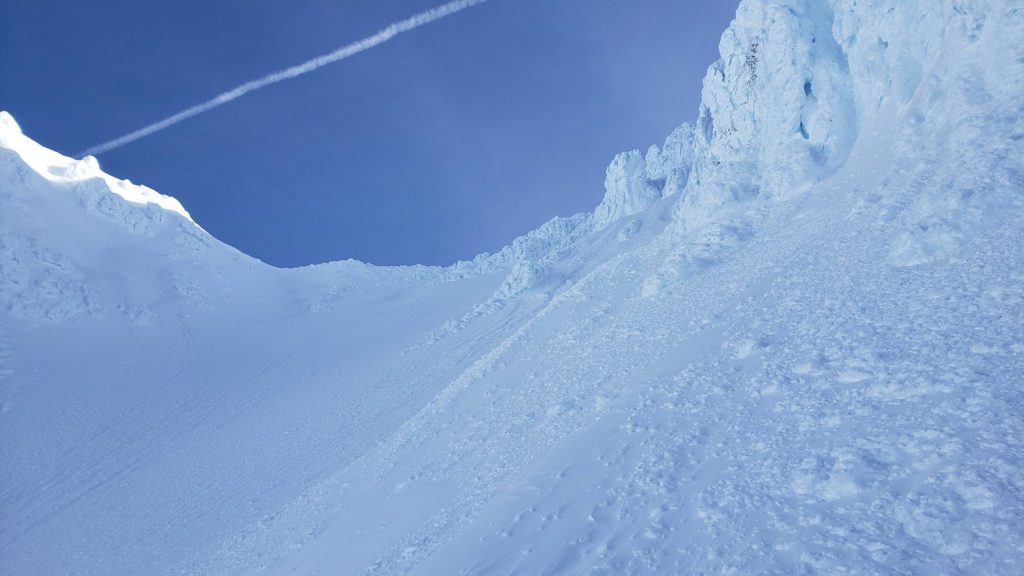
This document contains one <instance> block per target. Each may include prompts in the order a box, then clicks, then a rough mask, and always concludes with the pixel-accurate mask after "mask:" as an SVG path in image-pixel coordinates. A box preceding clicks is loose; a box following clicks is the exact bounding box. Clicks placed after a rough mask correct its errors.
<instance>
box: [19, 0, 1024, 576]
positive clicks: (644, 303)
mask: <svg viewBox="0 0 1024 576" xmlns="http://www.w3.org/2000/svg"><path fill="white" fill-rule="evenodd" d="M1021 38H1024V8H1022V7H1021V6H1020V5H1019V3H1018V2H1016V1H1015V0H973V1H964V0H942V1H932V0H929V1H924V0H911V1H907V0H903V1H898V0H869V1H865V0H821V1H813V0H745V1H744V2H743V3H742V4H741V5H740V8H739V11H738V13H737V16H736V19H735V20H734V22H733V23H732V25H731V26H730V27H729V29H728V30H726V31H725V33H724V35H723V36H722V40H721V44H720V52H721V59H720V60H719V61H717V62H715V63H714V64H712V65H711V67H710V68H709V69H708V73H707V76H706V78H705V80H704V90H703V102H702V104H701V107H700V109H699V111H698V112H697V116H696V118H695V120H694V122H692V124H684V125H683V126H681V127H680V128H679V129H677V130H676V131H674V132H673V133H672V134H671V135H669V136H668V138H667V139H666V141H665V142H664V144H663V145H660V146H652V147H651V148H650V149H649V150H648V151H646V152H641V151H630V152H626V153H623V154H621V155H619V156H618V157H616V158H615V159H614V160H613V161H612V163H611V165H610V166H609V168H608V171H607V175H606V194H605V197H604V200H603V201H602V202H601V204H600V205H599V206H598V207H596V209H595V211H594V212H593V213H585V214H578V215H575V216H571V217H567V218H555V219H552V220H551V221H549V222H548V223H546V224H545V225H544V226H542V227H541V228H539V229H538V230H536V231H534V232H531V233H530V234H527V235H525V236H523V237H521V238H518V239H516V240H514V241H513V242H512V243H511V244H510V245H509V246H508V247H506V248H504V249H503V250H501V251H499V252H497V253H495V254H493V255H491V254H484V255H481V256H479V257H477V258H476V259H474V260H472V261H467V262H458V263H455V264H453V265H451V266H449V267H446V268H438V267H426V266H412V267H397V268H388V267H376V266H371V265H368V264H364V263H361V262H355V261H345V262H332V263H327V264H322V265H317V266H308V267H303V268H297V269H278V268H274V267H272V266H269V265H266V264H264V263H262V262H260V261H258V260H256V259H253V258H251V257H249V256H246V255H244V254H242V253H240V252H238V251H237V250H235V249H233V248H231V247H229V246H227V245H225V244H223V243H221V242H219V241H218V240H216V239H215V238H213V237H212V236H211V235H209V234H208V233H207V232H206V231H204V230H203V229H202V228H201V227H200V226H199V225H197V224H196V223H195V222H193V220H192V219H191V217H190V216H189V214H188V213H187V212H186V211H185V209H184V208H183V207H182V206H181V205H180V203H178V202H177V201H176V200H174V199H172V198H170V197H167V196H163V195H161V194H159V193H157V192H155V191H153V190H150V189H148V188H145V187H143V186H138V185H135V184H132V183H130V182H127V181H123V180H119V179H117V178H114V177H111V176H109V175H107V174H105V173H104V172H102V171H101V170H100V167H99V165H98V163H97V161H96V160H95V159H94V158H89V157H87V158H85V159H83V160H74V159H71V158H67V157H64V156H62V155H60V154H58V153H56V152H53V151H50V150H47V149H46V148H44V147H42V146H40V145H39V144H37V143H35V142H33V141H32V140H30V139H29V138H28V137H27V136H25V135H23V134H22V133H21V131H20V129H19V128H18V126H17V124H16V122H15V121H14V119H13V118H12V117H11V116H10V115H8V114H6V113H0V307H2V311H0V437H2V438H3V442H2V443H0V463H2V466H0V494H2V496H0V498H2V500H0V506H2V509H3V522H2V524H0V525H2V531H0V572H3V573H9V574H97V575H99V574H103V575H110V574H126V575H127V574H153V575H158V574H195V575H199V574H294V573H299V574H307V573H326V574H709V573H737V574H779V573H787V574H789V573H811V574H814V573H857V574H909V573H929V574H960V573H965V574H967V573H970V574H977V573H986V574H1018V573H1021V572H1022V570H1024V538H1022V535H1024V498H1022V496H1021V495H1022V494H1024V482H1022V480H1021V479H1022V478H1024V390H1022V388H1021V385H1022V379H1021V375H1022V374H1024V243H1022V237H1024V43H1022V42H1021V41H1020V39H1021Z"/></svg>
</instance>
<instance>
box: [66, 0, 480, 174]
mask: <svg viewBox="0 0 1024 576" xmlns="http://www.w3.org/2000/svg"><path fill="white" fill-rule="evenodd" d="M483 2H486V0H454V1H453V2H449V3H447V4H445V5H443V6H438V7H437V8H433V9H430V10H427V11H426V12H420V13H419V14H417V15H415V16H412V17H411V18H406V19H405V20H401V21H399V22H395V23H394V24H391V25H390V26H388V27H387V28H384V29H383V30H381V31H380V32H377V33H376V34H374V35H373V36H368V37H366V38H363V39H362V40H359V41H356V42H353V43H351V44H349V45H347V46H343V47H341V48H338V49H337V50H335V51H334V52H331V53H330V54H324V55H323V56H317V57H316V58H313V59H312V60H308V61H306V62H303V63H302V64H297V65H295V66H292V67H291V68H285V69H284V70H281V71H278V72H274V73H271V74H267V75H266V76H264V77H263V78H260V79H258V80H253V81H251V82H246V83H245V84H242V85H241V86H238V87H237V88H233V89H231V90H228V91H227V92H224V93H223V94H220V95H219V96H216V97H215V98H213V99H211V100H208V101H206V102H203V103H202V104H197V105H195V106H193V107H191V108H188V109H186V110H182V111H181V112H178V113H177V114H175V115H173V116H168V117H167V118H164V119H163V120H161V121H159V122H156V123H153V124H150V125H149V126H146V127H144V128H140V129H138V130H136V131H134V132H131V133H128V134H125V135H124V136H121V137H120V138H115V139H113V140H111V141H109V142H104V143H102V144H97V145H95V146H93V147H91V148H89V149H87V150H85V151H84V152H82V153H81V154H79V157H81V156H86V155H89V154H92V155H96V154H102V153H103V152H109V151H110V150H113V149H115V148H120V147H121V146H124V145H125V144H128V143H130V142H134V141H136V140H138V139H139V138H144V137H146V136H149V135H150V134H153V133H154V132H159V131H161V130H163V129H165V128H168V127H170V126H173V125H175V124H177V123H178V122H181V121H183V120H187V119H189V118H191V117H193V116H196V115H198V114H202V113H203V112H208V111H210V110H213V109H214V108H216V107H218V106H222V105H224V104H227V103H228V102H231V101H232V100H235V99H238V98H241V97H242V96H245V95H246V94H248V93H249V92H252V91H253V90H259V89H260V88H263V87H265V86H269V85H271V84H276V83H277V82H280V81H282V80H288V79H289V78H295V77H296V76H301V75H303V74H306V73H308V72H312V71H313V70H316V69H317V68H320V67H322V66H326V65H328V64H330V63H332V62H337V61H338V60H344V59H345V58H348V57H350V56H355V55H356V54H358V53H360V52H362V51H364V50H368V49H370V48H373V47H374V46H377V45H379V44H383V43H385V42H387V41H388V40H391V39H392V38H394V37H395V36H398V35H399V34H401V33H402V32H408V31H410V30H412V29H414V28H419V27H420V26H423V25H424V24H429V23H431V22H433V21H435V20H440V19H441V18H444V17H445V16H450V15H452V14H455V13H456V12H461V11H463V10H465V9H466V8H470V7H472V6H476V5H477V4H481V3H483Z"/></svg>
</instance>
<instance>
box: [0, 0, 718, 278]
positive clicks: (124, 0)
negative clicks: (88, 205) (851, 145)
mask: <svg viewBox="0 0 1024 576" xmlns="http://www.w3.org/2000/svg"><path fill="white" fill-rule="evenodd" d="M441 3H442V2H441V1H440V0H426V1H424V0H415V1H412V0H346V1H340V0H339V1H327V0H308V1H293V2H281V1H271V0H249V1H246V2H237V1H236V2H224V1H212V0H204V1H197V0H177V1H175V2H160V3H150V2H137V1H129V0H94V1H92V2H81V1H78V0H33V1H31V2H21V1H17V0H0V77H2V78H3V82H0V108H2V109H5V110H8V111H9V112H11V113H12V114H13V115H14V116H15V118H16V119H17V120H18V122H19V124H21V126H22V128H23V130H25V132H26V133H27V134H28V135H29V136H31V137H33V138H35V139H36V140H38V141H39V142H41V143H42V144H44V145H46V146H49V147H51V148H55V149H57V150H59V151H61V152H64V153H67V154H73V153H76V152H78V151H80V150H82V149H84V148H86V147H89V146H92V145H95V144H98V143H100V142H103V141H106V140H109V139H111V138H114V137H117V136H120V135H122V134H124V133H126V132H130V131H133V130H136V129H138V128H141V127H142V126H144V125H146V124H149V123H151V122H154V121H156V120H160V119H162V118H164V117H166V116H168V115H170V114H173V113H175V112H178V111H179V110H181V109H183V108H186V107H188V106H191V105H193V104H197V103H199V102H201V101H204V100H206V99H208V98H210V97H212V96H215V95H217V94H218V93H220V92H223V91H224V90H227V89H230V88H232V87H234V86H236V85H238V84H241V83H243V82H246V81H248V80H251V79H254V78H257V77H260V76H262V75H264V74H266V73H268V72H272V71H274V70H277V69H280V68H284V67H287V66H290V65H293V64H297V63H300V62H302V61H304V60H306V59H308V58H310V57H313V56H317V55H319V54H323V53H327V52H330V51H332V50H334V49H336V48H338V47H339V46H342V45H344V44H347V43H349V42H351V41H354V40H357V39H359V38H362V37H364V36H368V35H370V34H372V33H374V32H376V31H377V30H379V29H380V28H382V27H384V26H386V25H387V24H389V23H390V22H392V21H395V20H400V19H403V18H406V17H408V16H411V15H413V14H414V13H416V12H419V11H421V10H425V9H428V8H431V7H433V6H436V5H438V4H441ZM736 4H737V2H735V1H729V2H698V1H689V0H491V1H490V2H488V3H486V4H484V5H481V6H478V7H474V8H472V9H469V10H467V11H465V12H462V13H459V14H456V15H454V16H452V17H450V18H448V19H446V20H442V21H440V22H436V23H433V24H430V25H428V26H425V27H423V28H420V29H418V30H415V31H412V32H409V33H407V34H403V35H401V36H399V37H397V38H395V39H394V40H392V41H391V42H388V43H386V44H384V45H381V46H378V47H376V48H373V49H372V50H369V51H367V52H364V53H362V54H360V55H357V56H355V57H353V58H351V59H348V60H345V61H342V62H338V63H335V64H332V65H330V66H328V67H325V68H323V69H321V70H319V71H316V72H314V73H311V74H308V75H306V76H303V77H300V78H297V79H294V80H290V81H287V82H283V83H280V84H277V85H274V86H271V87H268V88H266V89H264V90H261V91H258V92H254V93H252V94H250V95H247V96H245V97H244V98H241V99H239V100H237V101H235V102H232V103H229V104H227V105H225V106H223V107H220V108H218V109H216V110H214V111H211V112H209V113H207V114H204V115H201V116H198V117H195V118H192V119H190V120H187V121H186V122H183V123H181V124H178V125H176V126H174V127H172V128H170V129H168V130H165V131H163V132H160V133H158V134H154V135H152V136H149V137H147V138H145V139H143V140H139V141H137V142H134V143H132V144H129V145H127V146H125V147H123V148H119V149H117V150H113V151H110V152H108V153H105V154H102V155H100V157H99V158H100V162H101V164H102V166H103V167H104V169H105V170H106V171H107V172H110V173H111V174H114V175H116V176H119V177H123V178H130V179H131V180H133V181H135V182H139V183H143V184H146V185H148V186H150V187H153V188H155V189H157V190H159V191H160V192H163V193H165V194H169V195H172V196H175V197H177V198H178V199H179V200H181V201H182V203H183V204H184V205H185V207H186V208H187V209H188V210H189V211H190V212H191V213H192V215H193V217H194V218H195V219H196V220H197V221H198V222H199V223H200V224H201V225H203V227H205V228H206V229H207V230H208V231H210V232H211V233H212V234H214V235H215V236H217V237H218V238H220V239H221V240H223V241H225V242H227V243H229V244H231V245H233V246H235V247H237V248H239V249H240V250H242V251H244V252H246V253H248V254H251V255H253V256H255V257H258V258H260V259H262V260H264V261H267V262H269V263H271V264H275V265H279V266H296V265H302V264H310V263H316V262H324V261H329V260H338V259H344V258H357V259H360V260H364V261H368V262H373V263H376V264H413V263H423V264H449V263H451V262H453V261H455V260H457V259H464V258H471V257H472V256H474V255H475V254H477V253H479V252H482V251H494V250H496V249H498V248H500V247H501V246H503V245H505V244H507V243H508V242H509V241H510V240H512V239H513V238H514V237H515V236H517V235H519V234H522V233H524V232H527V231H529V230H530V229H532V228H535V227H536V226H538V225H540V224H541V223H543V222H544V221H545V220H547V219H549V218H551V217H552V216H556V215H569V214H572V213H575V212H579V211H584V210H591V209H593V207H594V206H595V205H596V204H597V203H598V202H599V201H600V199H601V196H602V194H603V180H604V168H605V166H606V165H607V164H608V162H609V160H610V159H611V158H612V156H613V155H614V154H615V153H617V152H619V151H622V150H626V149H630V148H646V147H647V146H648V145H650V144H653V143H660V142H661V140H662V139H663V138H664V136H665V135H667V134H668V133H669V132H670V131H671V130H672V128H674V127H675V126H676V125H678V124H680V123H681V122H683V121H686V120H692V119H694V118H695V116H696V111H697V105H698V103H699V101H700V83H701V79H702V77H703V75H704V71H705V69H706V68H707V66H708V65H709V64H710V63H711V62H713V61H714V60H715V59H716V58H717V45H718V38H719V36H720V35H721V33H722V31H723V30H724V29H725V27H726V26H727V25H728V23H729V21H730V20H731V18H732V14H733V13H734V12H735V8H736Z"/></svg>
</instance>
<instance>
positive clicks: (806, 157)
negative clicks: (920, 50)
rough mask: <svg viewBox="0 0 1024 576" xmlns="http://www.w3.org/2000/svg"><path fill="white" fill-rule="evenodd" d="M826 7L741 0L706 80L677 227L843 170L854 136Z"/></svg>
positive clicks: (842, 64) (843, 66) (846, 80)
mask: <svg viewBox="0 0 1024 576" xmlns="http://www.w3.org/2000/svg"><path fill="white" fill-rule="evenodd" d="M833 20H834V13H833V8H832V6H831V3H829V2H818V1H811V0H747V1H745V2H743V3H742V4H741V5H740V7H739V10H738V11H737V14H736V19H735V20H734V21H733V23H732V25H730V27H729V29H728V30H726V32H725V34H723V36H722V39H721V42H720V44H719V50H720V53H721V59H720V60H718V61H717V62H715V63H714V64H713V65H712V66H711V67H710V68H709V69H708V73H707V76H705V78H704V88H703V91H702V101H701V106H700V111H699V116H698V120H697V127H696V130H695V131H694V132H695V134H694V154H695V157H696V162H695V163H694V167H693V172H692V175H691V179H690V190H691V191H692V192H693V193H692V194H691V195H690V196H689V197H688V198H686V199H685V201H684V202H682V203H680V205H679V207H680V208H679V212H678V215H679V216H680V217H681V218H682V219H683V220H684V221H686V220H700V219H703V218H705V217H706V215H707V214H706V212H707V211H708V210H713V209H714V208H716V207H717V206H720V205H724V204H729V203H732V202H736V201H744V200H749V199H753V198H756V197H776V198H777V197H786V196H789V195H791V194H792V193H793V192H794V191H795V190H796V189H798V188H799V187H800V186H802V185H803V184H804V183H807V182H810V181H813V180H814V179H815V178H816V177H817V176H820V175H822V174H824V173H827V172H828V171H830V170H832V169H834V168H835V167H836V166H838V165H839V164H841V163H842V161H843V160H844V159H845V156H846V154H847V153H848V152H849V150H850V148H851V146H852V144H853V142H854V141H855V140H856V137H857V114H856V108H855V104H854V96H853V86H852V81H851V78H850V75H849V69H848V64H847V60H846V55H845V53H844V52H843V50H842V49H841V47H840V46H839V44H838V43H837V42H836V41H835V39H834V38H833V36H832V24H833Z"/></svg>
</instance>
